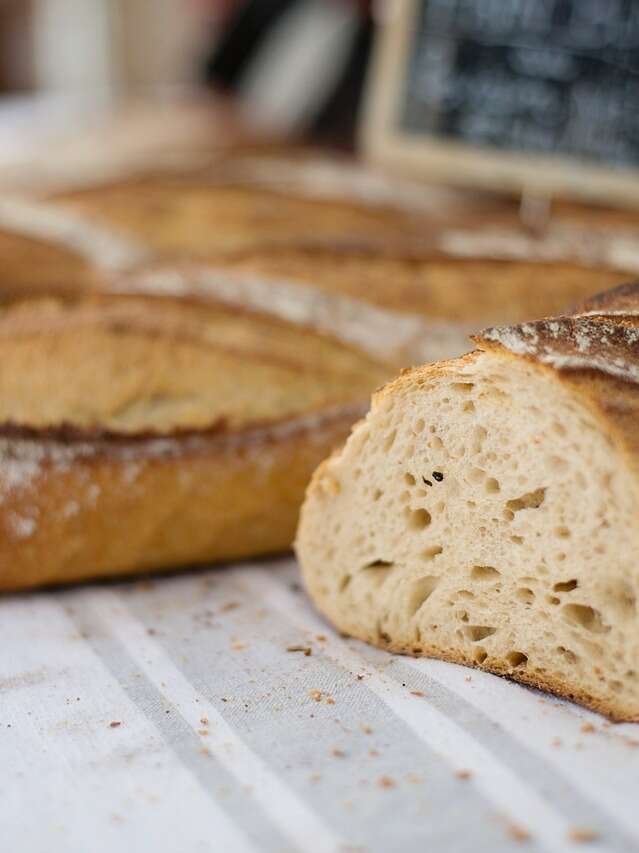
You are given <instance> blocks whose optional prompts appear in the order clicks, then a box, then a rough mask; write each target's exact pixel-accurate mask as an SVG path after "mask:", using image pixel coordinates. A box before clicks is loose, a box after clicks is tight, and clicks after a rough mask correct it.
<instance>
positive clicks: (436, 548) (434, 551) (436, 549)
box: [422, 545, 444, 560]
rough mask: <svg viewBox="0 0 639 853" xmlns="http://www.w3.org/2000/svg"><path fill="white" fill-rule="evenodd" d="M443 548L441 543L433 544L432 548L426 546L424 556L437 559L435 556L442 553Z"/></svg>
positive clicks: (427, 558) (428, 558) (426, 558)
mask: <svg viewBox="0 0 639 853" xmlns="http://www.w3.org/2000/svg"><path fill="white" fill-rule="evenodd" d="M443 550H444V549H443V548H442V546H441V545H431V547H430V548H425V549H424V550H423V551H422V557H424V559H425V560H433V559H435V557H437V556H438V555H439V554H441V553H442V551H443Z"/></svg>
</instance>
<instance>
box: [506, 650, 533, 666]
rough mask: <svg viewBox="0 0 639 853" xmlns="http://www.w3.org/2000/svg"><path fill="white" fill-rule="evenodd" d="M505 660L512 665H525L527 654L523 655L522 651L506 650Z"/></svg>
mask: <svg viewBox="0 0 639 853" xmlns="http://www.w3.org/2000/svg"><path fill="white" fill-rule="evenodd" d="M506 660H507V661H508V663H509V664H510V666H512V667H518V666H526V664H527V663H528V655H525V654H524V653H523V652H508V654H507V655H506Z"/></svg>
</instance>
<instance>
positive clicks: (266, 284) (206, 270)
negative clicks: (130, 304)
mask: <svg viewBox="0 0 639 853" xmlns="http://www.w3.org/2000/svg"><path fill="white" fill-rule="evenodd" d="M111 289H112V290H113V291H115V292H124V293H143V294H145V295H154V294H155V295H158V296H189V295H190V296H197V297H198V298H208V299H212V300H215V301H217V302H221V303H223V304H226V305H231V306H238V307H244V308H249V309H251V310H253V311H259V312H261V313H263V314H268V315H271V316H274V317H277V318H278V319H281V320H284V321H286V322H289V323H293V324H295V325H301V326H309V327H311V328H313V329H316V330H317V331H320V332H323V333H324V334H327V335H331V336H332V337H335V338H337V339H338V340H341V341H343V342H344V343H347V344H350V345H352V346H357V347H359V348H360V349H362V350H363V351H364V352H366V353H368V355H370V356H372V357H373V358H376V359H382V360H384V361H388V360H394V361H397V362H398V363H401V364H421V363H422V362H425V361H434V360H436V359H441V358H451V357H453V356H455V355H460V354H462V353H464V352H467V351H468V349H469V346H468V335H469V334H470V332H472V331H474V329H473V328H472V326H468V325H464V324H458V323H447V322H445V321H428V320H424V319H422V318H420V317H417V316H415V315H412V314H403V313H401V312H399V311H392V310H389V309H385V308H377V307H375V306H374V305H369V304H368V303H365V302H361V301H359V300H357V299H353V298H352V297H349V296H343V295H341V294H335V293H329V292H327V291H323V290H318V289H315V288H314V287H311V286H309V285H307V284H303V283H300V282H293V281H286V280H282V279H271V278H267V277H264V276H257V275H251V274H244V273H232V272H228V271H227V270H224V269H218V268H215V267H200V266H194V267H184V268H177V267H167V268H157V269H153V270H151V271H149V272H147V273H139V274H133V275H131V276H129V277H125V278H121V279H120V280H118V281H116V282H115V283H114V284H113V285H112V287H111Z"/></svg>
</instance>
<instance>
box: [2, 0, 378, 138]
mask: <svg viewBox="0 0 639 853" xmlns="http://www.w3.org/2000/svg"><path fill="white" fill-rule="evenodd" d="M373 11H374V10H373V7H372V4H371V3H369V2H365V0H257V1H256V0H0V132H2V136H3V145H4V148H5V150H6V149H7V148H8V146H10V144H11V137H12V134H16V136H15V138H16V140H17V139H20V141H19V142H18V141H16V142H15V145H22V144H23V142H22V140H23V135H24V130H25V128H33V130H34V131H35V132H37V131H38V129H39V128H40V127H46V128H47V131H49V132H50V131H51V130H52V129H54V128H55V127H56V125H57V126H59V127H65V128H69V127H70V123H71V122H74V121H75V122H78V123H81V122H83V121H86V118H87V117H88V116H91V115H95V114H96V113H97V114H100V113H105V112H108V111H112V110H113V109H114V108H115V107H121V106H122V105H123V104H130V103H132V102H140V101H144V102H148V101H149V100H151V99H153V100H156V101H158V100H160V101H161V100H167V99H176V98H178V97H180V98H182V99H184V98H185V97H188V96H192V95H194V94H195V93H198V92H199V93H202V92H215V93H217V94H218V95H222V96H232V97H233V99H234V103H235V104H237V111H238V114H239V115H240V116H250V123H251V125H252V126H255V127H259V128H260V130H261V131H262V132H269V133H276V134H280V133H287V134H297V135H300V134H301V135H303V136H312V137H315V138H318V139H319V138H322V139H324V140H326V141H328V142H331V143H335V144H338V145H342V146H344V145H346V146H348V145H349V144H351V143H352V138H353V130H354V127H355V121H356V118H357V110H358V105H359V103H360V98H361V93H362V85H363V80H364V75H365V71H366V65H367V62H368V57H369V52H370V46H371V41H372V29H373V23H372V21H373ZM20 133H21V134H22V136H19V135H18V134H20Z"/></svg>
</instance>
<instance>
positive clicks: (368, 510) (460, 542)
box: [297, 351, 639, 720]
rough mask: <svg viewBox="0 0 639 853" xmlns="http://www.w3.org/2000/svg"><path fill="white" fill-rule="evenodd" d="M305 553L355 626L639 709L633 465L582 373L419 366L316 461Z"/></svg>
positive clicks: (308, 576) (373, 635) (321, 589)
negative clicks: (580, 379) (338, 447)
mask: <svg viewBox="0 0 639 853" xmlns="http://www.w3.org/2000/svg"><path fill="white" fill-rule="evenodd" d="M625 388H626V390H624V394H625V395H626V396H624V398H623V399H624V411H626V412H630V411H631V409H633V406H634V407H635V408H634V411H635V417H636V411H637V409H636V407H637V406H638V405H639V399H638V398H639V389H638V388H637V387H636V386H630V385H628V386H625ZM620 411H621V410H620ZM297 552H298V555H299V558H300V561H301V564H302V567H303V572H304V577H305V581H306V584H307V586H308V589H309V591H310V594H311V595H312V597H313V598H314V600H315V601H316V603H317V605H318V606H319V608H320V609H321V610H322V611H323V612H324V613H325V614H326V615H327V616H328V617H329V619H331V621H332V622H334V623H335V624H336V625H337V626H338V627H339V629H340V630H342V631H344V632H347V633H349V634H351V635H353V636H355V637H359V638H361V639H364V640H367V641H369V642H372V643H375V644H377V645H380V646H383V647H386V648H388V649H391V650H394V651H399V652H406V653H408V654H414V655H422V654H423V655H430V656H435V657H440V658H445V659H447V660H451V661H456V662H459V663H464V664H469V665H472V666H480V667H482V668H484V669H488V670H490V671H492V672H496V673H503V674H507V675H509V676H511V677H513V678H515V679H517V680H520V681H523V682H526V683H528V684H532V685H536V686H540V687H542V688H546V689H550V690H552V691H554V692H556V693H558V694H560V695H563V696H566V697H570V698H572V699H575V700H577V701H579V702H582V703H583V704H586V705H588V706H590V707H591V708H594V709H596V710H600V711H602V712H604V713H606V714H608V715H610V716H611V717H613V718H616V719H620V720H621V719H623V720H639V623H638V614H637V593H638V590H639V563H638V560H637V555H638V554H639V493H638V483H637V478H636V472H634V471H633V469H632V466H631V465H630V464H629V461H628V455H627V449H626V448H625V447H624V446H623V443H622V442H620V441H619V439H618V436H617V435H616V433H615V431H614V430H613V429H612V428H611V426H610V423H609V422H608V421H607V420H606V419H605V418H604V416H603V413H602V411H601V410H600V409H598V408H597V407H596V406H595V405H593V404H592V402H591V399H590V397H589V396H588V395H587V394H585V393H582V392H581V386H580V385H579V383H577V380H576V379H575V380H574V381H572V380H570V379H568V378H566V377H565V376H561V375H559V374H558V373H557V372H555V371H554V370H552V369H550V368H547V367H544V366H542V365H539V364H535V363H534V362H531V361H528V360H525V359H521V358H515V357H513V356H507V357H504V355H503V354H496V353H494V352H492V351H487V352H476V353H472V354H470V355H468V356H465V357H464V358H462V359H457V360H456V361H450V362H442V363H440V364H438V365H433V366H430V367H424V368H419V369H417V370H415V371H412V372H407V373H406V374H405V375H403V376H402V377H400V378H399V379H398V380H396V381H395V382H394V383H393V384H391V385H390V386H388V387H387V388H386V389H384V390H383V391H381V392H378V393H377V395H376V396H375V397H374V401H373V406H372V410H371V412H370V413H369V415H368V416H367V417H366V419H365V420H364V421H362V422H361V423H360V424H359V425H358V426H357V427H356V428H355V429H354V431H353V433H352V435H351V437H350V438H349V440H348V441H347V443H346V445H345V447H344V448H343V450H342V451H341V452H339V453H338V454H336V455H334V456H333V457H332V458H330V459H329V460H328V461H326V462H325V463H324V464H323V465H322V466H320V468H319V470H318V471H317V472H316V474H315V477H314V479H313V481H312V484H311V486H310V487H309V491H308V494H307V500H306V503H305V505H304V508H303V511H302V518H301V523H300V528H299V531H298V538H297Z"/></svg>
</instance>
